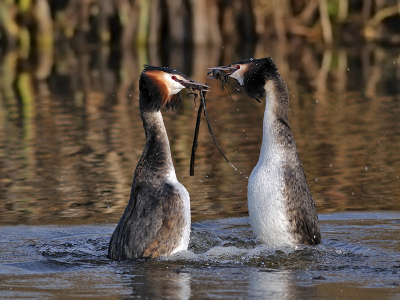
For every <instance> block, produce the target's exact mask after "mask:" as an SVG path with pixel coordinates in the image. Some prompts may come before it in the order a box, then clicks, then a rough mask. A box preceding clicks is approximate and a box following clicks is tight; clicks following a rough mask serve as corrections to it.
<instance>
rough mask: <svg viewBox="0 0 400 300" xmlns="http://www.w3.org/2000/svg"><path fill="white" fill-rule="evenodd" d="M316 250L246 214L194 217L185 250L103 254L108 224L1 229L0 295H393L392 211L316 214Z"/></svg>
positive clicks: (396, 242) (395, 238)
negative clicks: (264, 235) (283, 239)
mask: <svg viewBox="0 0 400 300" xmlns="http://www.w3.org/2000/svg"><path fill="white" fill-rule="evenodd" d="M320 218H321V225H322V226H321V229H322V233H323V236H324V241H323V243H322V244H321V245H318V246H317V247H307V246H299V247H296V248H277V249H271V248H269V247H267V246H266V245H257V243H256V241H255V239H254V238H253V236H252V234H251V230H250V227H249V225H248V218H224V219H216V220H207V221H201V222H197V223H194V224H193V232H192V236H191V243H190V247H189V251H184V252H180V253H177V254H175V255H174V256H172V257H170V258H168V259H166V258H162V259H158V260H138V261H134V262H132V261H130V262H112V261H109V260H107V259H106V258H105V255H106V252H107V246H108V239H109V236H110V234H111V233H112V231H113V229H114V226H113V225H80V226H72V225H71V226H54V225H52V226H27V225H20V226H3V227H0V236H1V239H2V241H3V242H2V244H1V246H0V250H1V253H2V258H1V259H0V278H1V280H0V287H1V295H2V298H24V297H29V298H34V299H49V298H54V297H58V296H60V295H63V296H64V297H72V296H73V297H89V298H132V299H139V298H144V299H160V298H165V299H189V298H191V299H321V298H326V299H328V298H329V299H335V298H341V295H346V297H351V299H367V298H369V299H372V298H374V299H377V298H379V299H396V298H398V297H399V296H400V283H399V282H400V238H399V235H398V231H399V229H400V221H399V220H400V214H399V213H397V212H396V213H395V212H392V213H389V212H374V213H335V214H322V215H320Z"/></svg>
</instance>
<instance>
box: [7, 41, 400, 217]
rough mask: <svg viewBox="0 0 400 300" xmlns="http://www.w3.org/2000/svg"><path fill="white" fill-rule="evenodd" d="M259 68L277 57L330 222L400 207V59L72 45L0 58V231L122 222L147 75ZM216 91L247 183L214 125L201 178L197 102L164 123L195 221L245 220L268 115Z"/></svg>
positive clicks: (215, 110)
mask: <svg viewBox="0 0 400 300" xmlns="http://www.w3.org/2000/svg"><path fill="white" fill-rule="evenodd" d="M251 56H253V57H264V56H272V57H273V58H274V60H275V62H276V64H277V66H278V67H279V70H280V72H281V74H282V76H283V77H284V79H285V80H286V82H287V83H288V85H289V92H290V96H291V99H290V101H291V104H290V105H291V106H290V108H291V110H290V117H289V118H290V124H291V127H292V129H293V131H294V134H295V137H296V141H297V145H298V149H299V155H300V158H301V160H302V163H303V167H304V169H305V172H306V174H307V177H308V181H309V184H310V189H311V191H312V193H313V195H314V198H315V200H316V204H317V206H318V211H319V212H324V211H330V210H349V209H356V210H360V209H361V210H365V209H367V210H370V209H385V210H391V209H399V208H400V202H399V200H398V199H397V197H396V195H398V194H400V186H399V184H400V179H399V176H400V172H399V169H400V154H399V153H398V145H399V142H400V128H399V126H398V116H399V115H400V101H399V100H400V97H399V94H400V86H399V85H398V84H397V82H398V80H399V79H400V67H399V65H400V55H399V52H398V50H397V49H389V50H383V49H381V48H377V47H373V46H367V47H364V48H362V49H338V50H336V49H333V50H326V51H321V50H320V49H318V47H315V46H309V45H300V44H296V43H295V42H294V43H293V44H287V45H286V46H284V45H282V44H268V45H265V44H263V43H259V44H256V45H254V46H253V45H250V46H248V47H243V48H241V49H234V48H232V47H228V46H226V47H221V48H219V47H218V48H207V47H196V48H190V47H189V48H187V47H186V48H185V47H182V48H170V49H167V50H166V49H163V48H149V49H141V48H139V49H138V50H137V51H133V52H130V51H121V50H119V49H110V48H106V47H93V46H90V45H75V46H74V47H72V48H71V47H70V46H69V45H64V46H63V47H60V48H56V49H55V50H54V53H53V52H48V53H46V52H44V53H37V54H35V55H34V56H33V57H31V58H29V59H25V58H21V57H19V55H18V53H17V52H8V53H4V54H3V55H2V57H1V60H0V64H1V67H0V105H1V109H0V169H1V172H0V174H1V175H0V199H1V201H0V223H1V224H16V223H31V224H44V223H45V224H46V223H70V222H79V223H85V222H88V223H93V222H100V223H103V222H116V221H117V220H118V219H119V217H120V215H121V214H122V212H123V209H124V208H125V205H126V202H127V199H128V196H129V191H130V184H131V180H132V176H133V171H134V168H135V166H136V163H137V161H138V159H139V157H140V154H141V152H142V149H143V147H144V133H143V130H142V123H141V119H140V115H139V110H138V101H137V98H138V86H137V83H138V78H139V74H140V72H141V69H142V65H143V64H144V63H149V64H154V65H164V66H170V67H173V68H176V69H179V70H181V71H182V72H184V73H186V74H187V75H189V76H190V77H191V78H193V79H195V80H197V81H200V82H205V81H206V79H205V68H206V67H209V66H215V65H221V64H227V63H230V62H232V61H235V60H238V59H242V58H248V57H251ZM207 82H208V83H210V85H211V89H212V91H211V92H210V93H208V96H207V97H208V103H209V104H208V110H209V114H210V118H211V120H212V125H213V129H214V132H215V134H216V136H217V139H218V142H219V144H220V146H221V148H222V149H223V151H224V152H225V154H226V155H227V157H228V158H229V159H230V160H231V161H232V163H233V164H234V165H235V166H236V167H237V168H238V171H234V170H233V169H232V168H231V167H230V166H229V165H228V164H227V163H226V162H225V161H224V160H223V159H222V157H220V155H219V153H218V152H217V150H216V149H215V148H214V146H213V143H212V139H211V137H210V136H209V133H208V131H207V128H206V126H205V124H202V127H201V131H200V137H199V142H200V147H199V149H198V152H197V159H196V166H197V167H196V170H195V176H194V177H189V176H188V175H189V162H190V147H191V144H192V138H193V131H194V124H195V116H196V114H197V113H196V111H195V104H194V103H193V101H192V98H186V99H184V101H183V103H182V106H181V107H180V109H179V110H178V111H177V112H175V113H172V112H165V113H164V119H165V122H166V126H167V130H168V134H169V139H170V142H171V149H172V154H173V158H174V163H175V167H176V171H177V176H178V178H180V181H181V182H182V183H183V184H184V185H185V186H186V187H187V189H188V191H189V193H190V195H191V201H192V218H193V220H198V219H204V218H214V217H224V216H238V215H239V216H240V215H246V214H247V206H246V189H247V177H248V176H249V174H250V172H251V170H252V168H253V167H254V165H255V164H256V162H257V160H258V153H259V148H260V144H261V137H262V132H261V128H262V127H261V126H262V114H263V109H264V104H258V103H256V102H255V101H252V100H250V99H248V98H247V97H246V96H244V95H243V94H241V93H233V100H234V102H235V104H236V106H237V108H238V109H239V111H237V109H236V106H235V105H232V102H231V100H230V99H229V97H228V93H227V92H224V93H221V92H220V87H219V85H218V84H217V83H216V82H213V81H209V80H208V81H207ZM232 92H233V91H232ZM203 123H204V122H203Z"/></svg>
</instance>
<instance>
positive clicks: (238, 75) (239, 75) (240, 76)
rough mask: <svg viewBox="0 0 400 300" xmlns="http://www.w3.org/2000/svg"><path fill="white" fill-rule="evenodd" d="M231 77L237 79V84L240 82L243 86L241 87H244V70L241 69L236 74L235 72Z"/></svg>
mask: <svg viewBox="0 0 400 300" xmlns="http://www.w3.org/2000/svg"><path fill="white" fill-rule="evenodd" d="M229 76H230V77H232V78H233V79H236V80H237V82H239V84H240V85H241V86H243V84H244V83H243V70H242V69H239V70H237V71H235V72H233V73H232V74H231V75H229Z"/></svg>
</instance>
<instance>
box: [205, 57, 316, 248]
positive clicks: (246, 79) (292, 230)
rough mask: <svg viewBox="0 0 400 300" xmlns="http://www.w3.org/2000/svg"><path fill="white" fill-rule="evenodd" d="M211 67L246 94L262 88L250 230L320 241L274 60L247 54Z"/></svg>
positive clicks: (264, 237)
mask: <svg viewBox="0 0 400 300" xmlns="http://www.w3.org/2000/svg"><path fill="white" fill-rule="evenodd" d="M210 69H211V71H210V72H209V74H210V73H212V74H213V76H214V78H218V79H221V83H222V84H224V83H225V82H226V80H227V77H231V78H234V79H236V80H237V81H238V82H239V84H240V85H241V86H243V87H244V90H245V93H246V94H247V95H248V96H249V97H251V98H254V99H257V100H258V99H260V98H262V97H263V95H264V93H265V102H266V104H265V112H264V121H263V139H262V146H261V152H260V158H259V161H258V163H257V165H256V166H255V168H254V169H253V171H252V172H251V175H250V178H249V183H248V190H247V201H248V209H249V215H250V223H251V228H252V230H253V233H254V235H255V236H256V237H257V238H258V240H259V241H260V242H262V243H266V244H268V245H271V246H282V245H296V244H307V245H316V244H319V243H320V242H321V233H320V230H319V224H318V215H317V210H316V208H315V203H314V200H313V198H312V196H311V193H310V190H309V188H308V184H307V180H306V176H305V174H304V171H303V167H302V165H301V162H300V159H299V156H298V154H297V148H296V143H295V141H294V136H293V132H292V130H291V129H290V127H289V120H288V111H289V94H288V89H287V86H286V84H285V82H284V81H283V79H282V77H281V75H280V74H279V73H278V69H277V67H276V66H275V64H274V62H273V60H272V59H271V58H270V57H267V58H261V59H249V60H242V61H238V62H235V63H232V64H230V65H228V66H222V67H215V68H210Z"/></svg>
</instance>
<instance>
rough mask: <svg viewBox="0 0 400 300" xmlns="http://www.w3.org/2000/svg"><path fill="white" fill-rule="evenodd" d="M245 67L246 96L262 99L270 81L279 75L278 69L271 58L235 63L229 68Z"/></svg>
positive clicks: (244, 83)
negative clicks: (266, 85) (235, 66)
mask: <svg viewBox="0 0 400 300" xmlns="http://www.w3.org/2000/svg"><path fill="white" fill-rule="evenodd" d="M234 65H245V66H246V72H245V73H244V78H243V85H244V89H245V92H246V94H247V95H248V96H249V97H251V98H254V99H260V98H262V97H263V95H264V86H265V83H266V82H267V81H268V80H271V79H273V78H274V77H276V76H277V74H278V72H277V71H278V68H277V67H276V65H275V63H274V61H273V60H272V58H271V57H265V58H259V59H252V58H251V59H247V60H241V61H237V62H234V63H232V64H230V65H229V66H234Z"/></svg>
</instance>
